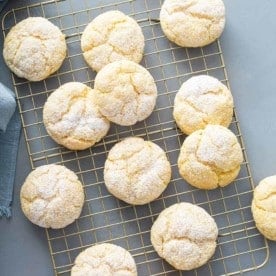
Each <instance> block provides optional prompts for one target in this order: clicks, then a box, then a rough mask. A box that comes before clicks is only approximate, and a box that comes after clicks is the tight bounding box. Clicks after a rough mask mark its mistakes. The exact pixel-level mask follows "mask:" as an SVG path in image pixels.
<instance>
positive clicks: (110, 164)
mask: <svg viewBox="0 0 276 276" xmlns="http://www.w3.org/2000/svg"><path fill="white" fill-rule="evenodd" d="M170 179H171V166H170V163H169V161H168V159H167V157H166V154H165V152H164V151H163V150H162V149H161V148H160V147H159V146H158V145H156V144H154V143H153V142H151V141H144V140H143V139H142V138H139V137H128V138H126V139H124V140H122V141H121V142H119V143H117V144H116V145H115V146H113V147H112V149H111V150H110V152H109V154H108V157H107V160H106V162H105V165H104V181H105V185H106V187H107V189H108V190H109V192H110V193H111V194H113V195H114V196H115V197H117V198H119V199H121V200H123V201H125V202H127V203H129V204H133V205H136V204H137V205H141V204H146V203H149V202H151V201H153V200H154V199H156V198H157V197H159V196H160V195H161V193H162V192H163V191H164V190H165V189H166V187H167V185H168V183H169V182H170Z"/></svg>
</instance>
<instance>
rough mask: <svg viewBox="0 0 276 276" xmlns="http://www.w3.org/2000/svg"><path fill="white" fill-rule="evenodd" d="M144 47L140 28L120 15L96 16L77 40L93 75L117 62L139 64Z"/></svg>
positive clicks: (114, 12)
mask: <svg viewBox="0 0 276 276" xmlns="http://www.w3.org/2000/svg"><path fill="white" fill-rule="evenodd" d="M144 46H145V39H144V35H143V33H142V30H141V28H140V26H139V25H138V24H137V22H136V21H135V20H134V19H132V18H131V17H129V16H127V15H125V14H124V13H122V12H120V11H108V12H105V13H102V14H100V15H99V16H97V17H96V18H95V19H94V20H93V21H92V22H91V23H89V24H88V25H87V27H86V28H85V30H84V32H83V35H82V37H81V48H82V51H83V56H84V58H85V60H86V62H87V63H88V64H89V66H90V67H91V68H92V69H93V70H95V71H99V70H101V69H102V68H103V67H104V66H105V65H107V64H108V63H111V62H114V61H117V60H123V59H127V60H131V61H134V62H137V63H139V62H140V61H141V59H142V57H143V52H144Z"/></svg>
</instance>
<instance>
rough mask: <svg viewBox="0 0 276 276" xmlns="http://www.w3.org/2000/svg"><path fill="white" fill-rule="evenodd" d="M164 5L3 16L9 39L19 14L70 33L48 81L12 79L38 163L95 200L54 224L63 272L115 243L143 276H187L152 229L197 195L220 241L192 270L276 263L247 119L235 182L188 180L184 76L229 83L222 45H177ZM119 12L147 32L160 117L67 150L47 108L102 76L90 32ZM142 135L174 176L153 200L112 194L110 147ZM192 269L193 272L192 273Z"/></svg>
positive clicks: (54, 247)
mask: <svg viewBox="0 0 276 276" xmlns="http://www.w3.org/2000/svg"><path fill="white" fill-rule="evenodd" d="M161 5H162V1H159V0H125V1H122V0H120V1H118V0H117V1H111V0H103V1H88V0H66V1H48V2H44V3H39V4H34V5H31V6H28V7H24V8H19V9H15V10H11V11H9V12H8V13H7V14H6V15H5V16H4V18H3V21H2V30H3V34H4V36H5V35H6V34H7V33H8V31H9V29H10V28H11V27H12V26H13V25H15V24H16V23H17V22H19V21H20V20H22V19H24V18H26V17H29V16H43V17H46V18H48V19H49V20H50V21H51V22H53V23H54V24H56V25H57V26H59V27H60V28H61V30H62V31H63V32H64V33H65V34H66V38H67V39H66V40H67V46H68V55H67V58H66V60H65V61H64V63H63V65H62V67H61V68H60V70H59V71H58V72H57V73H55V74H54V75H52V76H50V77H49V78H48V79H46V80H44V81H41V82H36V83H31V82H27V81H26V80H24V79H20V78H17V77H16V76H15V75H13V84H14V88H15V91H16V94H17V98H18V104H19V109H20V114H21V119H22V123H23V130H24V135H25V139H26V142H27V149H28V153H29V156H30V162H31V165H32V168H33V169H34V168H36V167H38V166H40V165H44V164H51V163H60V164H64V165H65V166H66V167H68V168H69V169H72V170H73V171H75V172H76V173H77V174H78V176H79V178H80V179H81V181H82V183H83V185H84V190H85V195H86V200H85V204H84V208H83V211H82V214H81V217H80V218H79V219H78V220H77V221H76V222H75V223H73V224H71V225H70V226H68V227H66V228H65V229H61V230H51V229H48V230H46V234H47V239H48V242H49V249H50V254H51V257H52V261H53V266H54V271H55V274H56V275H69V274H70V269H71V267H72V264H73V262H74V260H75V257H76V256H77V255H78V254H79V253H80V252H81V251H82V250H84V249H85V248H86V247H88V246H90V245H92V244H95V243H100V242H112V243H114V244H117V245H121V246H123V247H124V248H126V249H128V250H129V251H130V253H131V254H132V255H133V256H134V258H135V261H136V264H137V268H138V273H139V275H182V273H183V272H179V271H176V270H174V269H173V268H172V267H171V266H170V265H168V263H166V262H165V261H164V260H162V259H160V258H159V257H158V255H157V254H156V253H155V251H154V250H153V247H152V245H151V243H150V228H151V226H152V223H153V221H154V220H155V219H156V217H157V216H158V214H159V213H160V212H161V211H162V210H163V209H164V208H165V207H168V206H170V205H172V204H174V203H176V202H181V201H188V202H192V203H194V204H197V205H199V206H201V207H203V208H205V209H206V210H207V211H208V212H209V213H210V214H211V215H212V216H213V217H214V219H215V220H216V222H217V224H218V227H219V238H218V246H217V249H216V253H215V255H214V256H213V258H212V259H211V260H210V261H209V262H208V264H206V265H204V266H203V267H201V268H199V269H197V270H194V271H190V272H185V275H221V274H227V275H231V274H236V273H241V272H245V271H250V270H253V269H257V268H259V267H261V266H263V265H264V264H265V263H266V261H267V259H268V246H267V243H266V240H265V239H263V237H262V236H261V235H260V234H259V232H258V231H257V230H256V228H255V224H254V222H253V219H252V215H251V211H250V204H251V198H252V189H253V182H252V178H251V173H250V168H249V164H248V161H247V156H246V152H245V149H244V143H243V140H242V135H241V132H240V127H239V123H238V121H237V118H236V114H234V117H233V121H232V123H231V126H230V128H231V130H232V131H233V132H234V133H235V134H236V135H237V137H238V139H239V141H240V143H241V145H242V148H243V154H244V162H243V164H242V167H241V172H240V174H239V176H238V178H237V179H236V180H235V182H234V183H233V184H231V185H229V186H228V187H225V188H223V189H216V190H213V191H203V190H198V189H195V188H193V187H192V186H190V185H188V184H187V183H185V182H184V181H183V179H182V178H181V177H180V175H179V173H178V169H177V157H178V154H179V148H180V146H181V144H182V143H183V141H184V139H185V136H184V135H183V134H182V133H181V132H180V131H179V130H178V129H177V127H176V125H175V122H174V120H173V117H172V107H173V101H174V97H175V94H176V92H177V90H178V89H179V87H180V85H181V84H182V83H183V81H185V80H187V79H188V78H189V77H191V76H193V75H197V74H208V75H211V76H214V77H216V78H218V79H220V80H221V81H222V82H223V83H225V84H226V85H228V86H229V83H228V78H227V73H226V70H225V64H224V61H223V56H222V51H221V47H220V43H219V41H216V42H215V43H213V44H211V45H209V46H207V47H204V48H197V49H186V48H181V47H178V46H176V45H175V44H172V43H170V42H169V41H168V40H167V39H166V38H165V37H164V35H163V33H162V31H161V28H160V24H159V23H158V21H157V20H156V19H158V17H159V11H160V7H161ZM114 9H118V10H121V11H123V12H124V13H126V14H129V15H131V16H132V17H134V18H135V19H136V20H137V21H138V22H139V24H140V26H141V27H142V29H143V33H144V35H145V38H146V48H145V55H144V59H143V61H142V65H143V66H145V67H146V68H147V69H148V70H149V71H150V72H151V74H152V75H153V77H154V79H155V81H156V85H157V87H158V93H159V94H158V99H157V105H156V108H155V110H154V112H153V114H152V115H151V116H150V117H149V118H148V119H147V120H145V121H143V122H140V123H138V124H136V125H134V126H132V127H121V126H116V125H114V124H112V127H111V130H110V131H109V133H108V135H107V137H105V138H104V139H103V140H102V141H101V142H99V143H98V144H96V145H95V146H94V147H92V148H90V149H88V150H85V151H78V152H74V151H68V150H67V149H65V148H63V147H60V146H59V145H57V144H56V143H55V142H53V140H52V139H51V138H50V137H49V136H48V135H47V133H46V131H45V129H44V126H43V122H42V109H43V105H44V103H45V101H46V99H47V97H48V96H49V94H50V93H51V92H52V91H53V90H55V89H56V88H58V87H59V86H60V85H61V84H63V83H66V82H68V81H80V82H83V83H86V84H88V85H91V86H92V87H93V80H94V78H95V73H94V72H93V71H92V70H91V69H89V68H88V67H87V65H86V63H85V62H84V59H83V57H82V54H81V48H80V38H81V33H82V31H83V30H84V28H85V26H86V25H87V24H88V23H89V22H90V21H91V20H92V19H93V18H94V17H95V16H97V15H98V14H100V13H102V12H105V11H108V10H114ZM133 135H137V136H141V137H144V138H145V139H148V140H152V141H154V142H155V143H157V144H159V145H160V146H161V147H162V148H163V149H164V150H165V151H166V152H167V155H168V158H169V160H170V162H171V165H172V180H171V183H170V184H169V186H168V188H167V189H166V190H165V192H164V193H163V195H162V196H161V197H159V198H158V199H157V200H155V201H154V202H152V203H150V204H146V205H143V206H130V205H128V204H126V203H124V202H122V201H119V200H117V199H116V198H114V197H113V196H111V195H110V194H109V193H108V191H107V190H106V188H105V185H104V181H103V166H104V162H105V159H106V156H107V153H108V151H109V150H110V148H111V147H112V146H113V145H114V144H115V143H116V142H118V141H119V140H120V139H122V138H124V137H127V136H133ZM183 275H184V273H183Z"/></svg>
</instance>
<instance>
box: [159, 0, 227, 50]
mask: <svg viewBox="0 0 276 276" xmlns="http://www.w3.org/2000/svg"><path fill="white" fill-rule="evenodd" d="M160 23H161V27H162V30H163V32H164V33H165V35H166V36H167V37H168V39H169V40H171V41H172V42H174V43H176V44H178V45H179V46H182V47H201V46H205V45H207V44H210V43H212V42H213V41H215V40H216V39H217V38H218V37H220V35H221V34H222V32H223V29H224V26H225V7H224V3H223V1H222V0H165V1H164V3H163V5H162V8H161V12H160Z"/></svg>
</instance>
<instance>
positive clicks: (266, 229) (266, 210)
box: [251, 175, 276, 241]
mask: <svg viewBox="0 0 276 276" xmlns="http://www.w3.org/2000/svg"><path fill="white" fill-rule="evenodd" d="M251 209H252V214H253V218H254V220H255V223H256V226H257V228H258V230H259V231H260V232H261V233H262V234H263V235H264V236H265V237H266V238H268V239H270V240H272V241H276V175H273V176H269V177H266V178H265V179H263V180H262V181H261V182H260V183H259V185H258V186H257V187H256V188H255V190H254V196H253V201H252V206H251Z"/></svg>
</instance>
